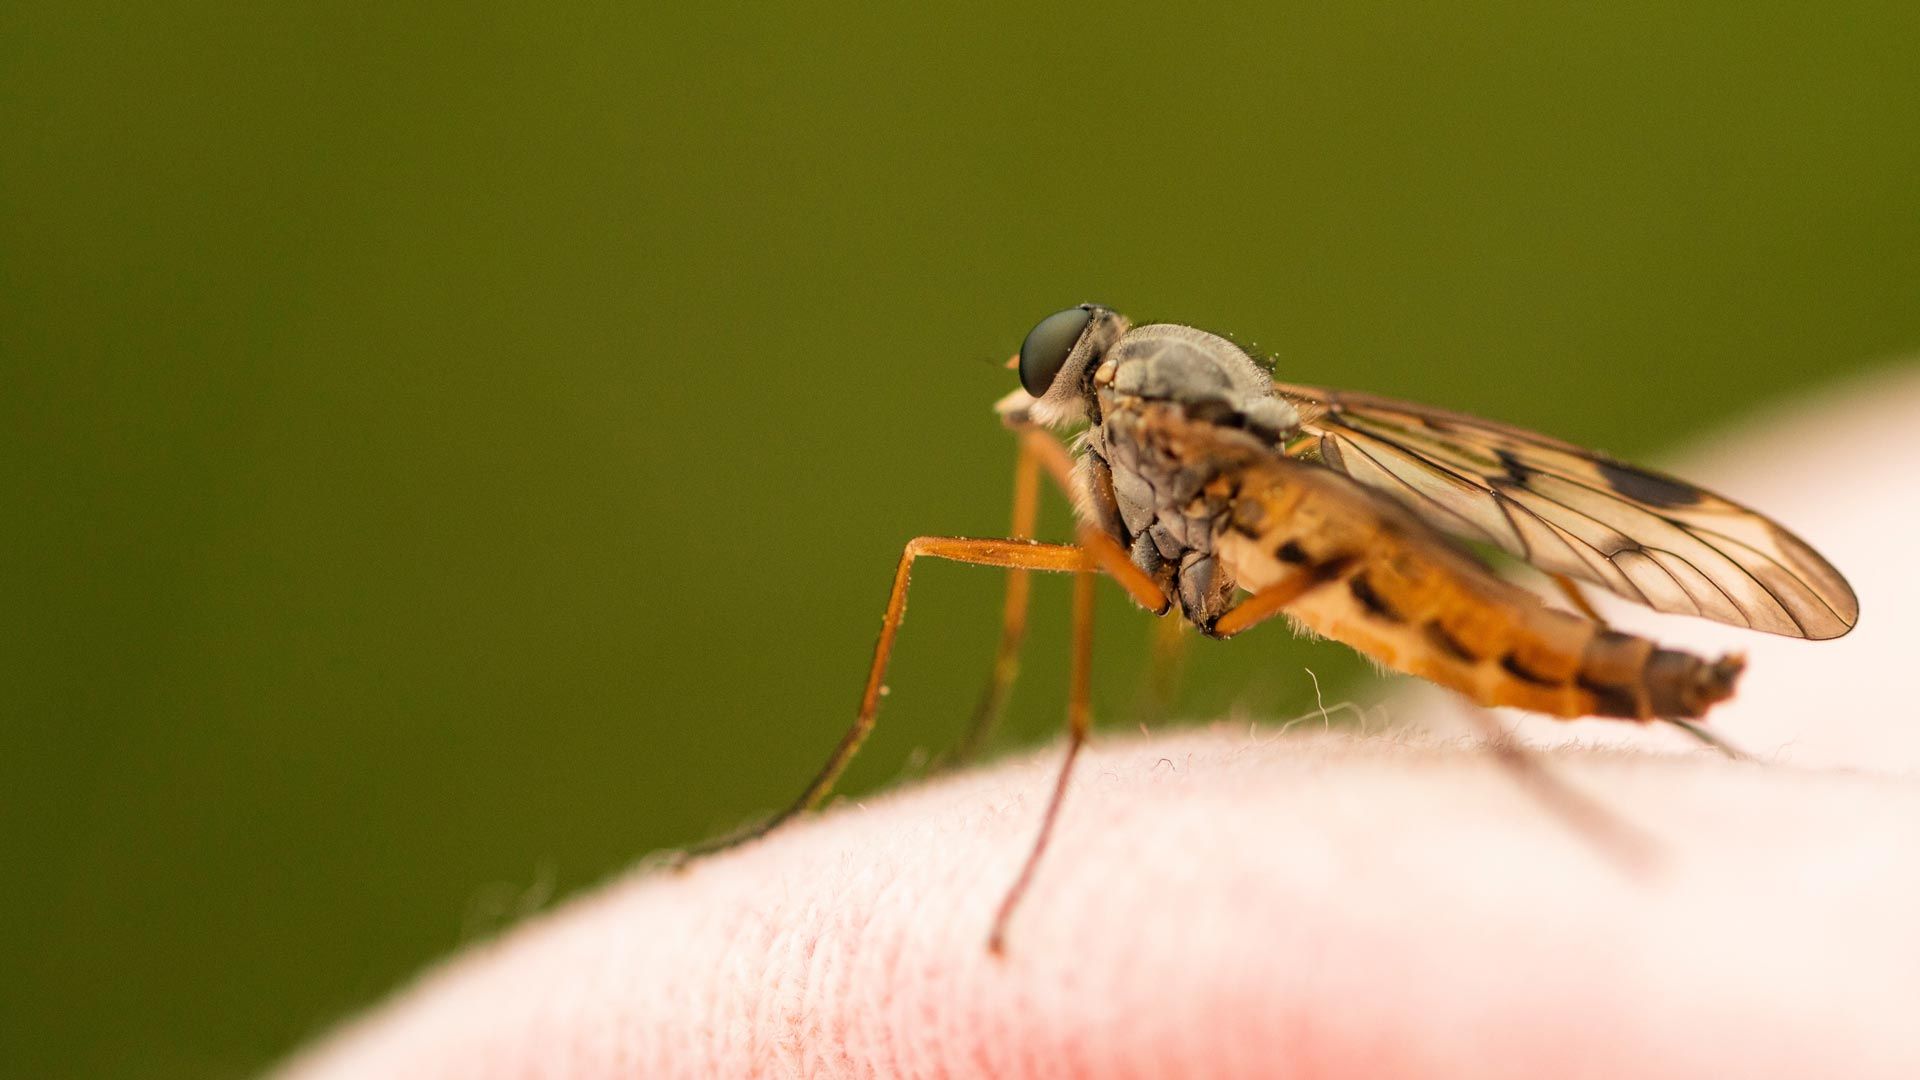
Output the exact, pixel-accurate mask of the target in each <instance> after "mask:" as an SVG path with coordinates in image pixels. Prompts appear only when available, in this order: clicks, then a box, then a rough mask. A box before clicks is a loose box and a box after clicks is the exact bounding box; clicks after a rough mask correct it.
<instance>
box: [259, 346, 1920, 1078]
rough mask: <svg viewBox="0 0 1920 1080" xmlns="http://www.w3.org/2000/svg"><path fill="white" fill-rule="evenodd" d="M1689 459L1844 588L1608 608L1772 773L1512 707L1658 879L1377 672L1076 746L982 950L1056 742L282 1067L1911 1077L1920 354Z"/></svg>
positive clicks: (513, 935) (463, 979)
mask: <svg viewBox="0 0 1920 1080" xmlns="http://www.w3.org/2000/svg"><path fill="white" fill-rule="evenodd" d="M1676 469H1677V471H1680V472H1681V474H1682V475H1685V476H1687V477H1689V478H1690V479H1698V480H1700V481H1702V482H1704V483H1707V484H1709V485H1711V486H1714V487H1717V488H1720V489H1721V490H1724V491H1726V492H1727V493H1728V494H1729V495H1732V496H1735V497H1738V498H1741V499H1743V500H1744V501H1746V502H1748V503H1749V504H1751V505H1754V506H1757V507H1760V508H1763V509H1764V510H1766V511H1767V512H1769V513H1771V514H1773V515H1775V516H1777V517H1779V518H1780V519H1781V520H1782V521H1784V522H1786V523H1788V524H1789V525H1790V526H1791V527H1793V528H1795V529H1796V530H1797V531H1800V532H1801V533H1802V534H1803V535H1804V536H1806V537H1807V539H1808V540H1809V541H1811V542H1813V543H1814V544H1815V546H1816V547H1818V548H1819V550H1821V551H1822V552H1824V553H1825V554H1827V555H1829V556H1830V557H1831V558H1832V559H1833V561H1834V563H1835V564H1836V565H1837V566H1839V567H1840V569H1841V570H1842V571H1843V572H1844V573H1845V574H1847V576H1848V577H1849V579H1850V580H1851V581H1852V582H1853V584H1854V586H1855V588H1856V590H1857V592H1858V594H1859V596H1860V598H1861V603H1862V607H1863V608H1864V611H1863V614H1862V616H1861V623H1860V626H1859V628H1858V629H1857V630H1856V631H1855V632H1854V633H1852V634H1851V635H1849V636H1848V637H1846V638H1844V639H1841V640H1838V641H1831V642H1817V643H1810V642H1804V641H1791V640H1786V639H1782V638H1774V637H1769V636H1767V635H1762V634H1756V633H1751V632H1742V631H1736V630H1731V629H1727V628H1723V627H1718V626H1714V625H1711V624H1708V623H1706V622H1704V621H1702V620H1697V619H1683V618H1677V617H1669V616H1658V615H1653V614H1649V613H1645V612H1641V611H1638V610H1636V609H1632V608H1631V607H1630V606H1628V605H1625V604H1614V603H1607V602H1603V603H1602V605H1601V610H1602V612H1603V613H1604V614H1605V615H1606V616H1607V617H1608V618H1609V619H1616V620H1618V621H1619V622H1620V623H1621V624H1622V625H1623V626H1625V627H1626V628H1628V629H1632V630H1635V631H1640V632H1647V633H1650V634H1652V635H1653V636H1655V637H1656V638H1658V639H1660V640H1662V641H1663V642H1673V643H1675V644H1678V645H1685V646H1687V647H1689V648H1693V649H1696V650H1700V651H1705V652H1714V651H1717V650H1721V649H1733V650H1744V651H1745V652H1746V654H1747V656H1748V659H1749V662H1750V663H1749V668H1748V675H1747V681H1746V682H1745V683H1744V684H1743V685H1742V687H1741V691H1740V694H1739V696H1738V697H1737V698H1736V699H1735V700H1733V701H1731V702H1729V703H1727V704H1726V705H1724V706H1722V707H1721V708H1720V709H1718V710H1717V711H1715V712H1714V714H1713V716H1712V717H1711V720H1710V725H1711V727H1712V729H1713V730H1714V731H1715V732H1717V733H1719V734H1721V735H1723V736H1725V737H1726V738H1728V739H1729V740H1731V741H1733V742H1735V743H1737V744H1738V745H1740V746H1741V747H1743V748H1744V749H1745V750H1747V751H1748V752H1749V753H1750V754H1752V755H1753V756H1754V757H1755V758H1756V759H1757V760H1755V761H1745V762H1736V761H1729V760H1726V759H1724V758H1722V757H1720V756H1718V755H1717V754H1714V753H1713V752H1711V751H1708V750H1705V749H1702V748H1700V747H1699V746H1698V744H1695V743H1692V742H1690V741H1688V740H1686V739H1685V738H1684V737H1683V736H1681V735H1680V734H1679V733H1678V732H1674V731H1672V730H1671V729H1667V728H1665V727H1664V726H1658V725H1656V726H1651V727H1646V728H1641V727H1637V726H1635V725H1631V724H1626V723H1620V722H1617V721H1580V722H1573V723H1568V722H1564V721H1551V720H1542V719H1535V718H1528V717H1519V716H1517V715H1506V714H1502V715H1500V716H1499V720H1500V721H1501V722H1502V723H1503V724H1505V725H1507V726H1509V727H1510V728H1512V730H1513V731H1514V732H1515V737H1516V738H1517V739H1519V740H1520V741H1522V742H1525V743H1528V744H1531V745H1533V746H1535V747H1536V748H1538V749H1540V750H1541V751H1542V756H1543V758H1544V760H1545V762H1546V764H1547V765H1548V766H1549V767H1550V768H1551V769H1552V770H1553V772H1554V774H1555V775H1556V776H1557V777H1558V778H1559V779H1560V780H1562V781H1564V782H1565V783H1566V784H1567V785H1569V786H1571V787H1574V788H1576V789H1578V790H1579V791H1580V792H1582V793H1583V794H1584V795H1586V796H1587V797H1588V798H1590V799H1592V800H1594V801H1596V802H1598V803H1600V804H1603V805H1604V806H1605V807H1607V809H1608V810H1609V812H1610V813H1611V814H1612V815H1614V817H1615V818H1617V819H1618V820H1619V821H1620V822H1621V823H1623V824H1624V825H1625V826H1627V827H1629V828H1631V829H1633V830H1636V831H1637V832H1639V833H1642V834H1645V835H1646V836H1648V837H1650V838H1652V844H1651V848H1650V850H1651V857H1650V859H1649V861H1648V864H1647V865H1646V866H1645V867H1643V868H1642V869H1640V870H1637V871H1629V870H1626V869H1624V868H1623V867H1622V866H1621V865H1620V864H1619V863H1618V862H1617V861H1615V860H1612V859H1609V858H1608V857H1607V856H1606V855H1605V853H1604V852H1602V851H1601V850H1599V849H1598V848H1597V847H1596V845H1594V844H1593V843H1590V842H1587V840H1586V839H1585V838H1583V837H1582V836H1581V835H1580V834H1579V833H1577V832H1576V831H1574V830H1573V829H1571V828H1570V827H1569V825H1568V823H1567V822H1566V821H1565V820H1563V819H1561V818H1559V817H1556V816H1555V815H1554V814H1552V813H1549V812H1547V811H1545V810H1543V808H1542V804H1541V802H1540V800H1538V799H1536V798H1534V797H1533V796H1532V795H1531V794H1530V793H1529V792H1528V791H1527V790H1526V789H1525V788H1523V787H1522V786H1521V785H1519V784H1517V783H1516V782H1515V780H1514V778H1513V777H1512V776H1511V775H1510V774H1508V773H1507V772H1505V771H1503V770H1502V769H1501V768H1500V767H1499V766H1498V765H1497V763H1496V761H1495V758H1494V757H1493V755H1491V754H1489V753H1488V752H1487V751H1486V749H1485V748H1484V747H1483V746H1481V745H1479V743H1478V737H1477V736H1476V735H1474V734H1473V732H1475V731H1477V730H1479V729H1478V727H1477V726H1476V724H1475V721H1474V717H1473V715H1472V714H1470V713H1469V712H1467V711H1466V709H1465V707H1463V706H1462V705H1461V704H1460V703H1459V700H1458V699H1456V698H1453V697H1451V696H1449V695H1446V694H1444V693H1443V692H1440V691H1436V690H1429V689H1424V688H1421V687H1419V686H1417V685H1414V684H1412V683H1411V682H1410V681H1408V680H1395V681H1394V683H1393V684H1392V687H1391V689H1390V691H1389V694H1390V696H1388V697H1387V698H1386V700H1385V701H1384V703H1383V704H1382V705H1381V707H1379V708H1377V709H1373V710H1371V715H1372V716H1373V718H1374V722H1373V723H1372V724H1371V725H1369V726H1368V727H1367V728H1366V729H1365V730H1353V729H1351V728H1349V729H1345V730H1342V729H1339V728H1335V729H1334V730H1330V731H1327V730H1322V721H1321V719H1320V717H1319V715H1318V714H1317V713H1316V714H1315V715H1313V716H1312V717H1310V718H1308V719H1306V720H1305V721H1303V722H1301V723H1299V724H1297V725H1295V726H1293V727H1292V729H1291V730H1290V731H1288V732H1286V733H1284V734H1282V733H1281V730H1280V727H1281V725H1280V724H1279V723H1265V724H1262V725H1260V726H1259V727H1257V728H1253V729H1250V727H1249V725H1248V724H1247V722H1246V721H1245V720H1244V719H1242V720H1237V721H1234V722H1232V723H1225V722H1223V723H1220V724H1216V725H1213V726H1202V727H1194V728H1187V729H1184V730H1179V731H1175V732H1171V733H1164V734H1156V735H1154V736H1150V737H1143V736H1140V735H1137V734H1119V733H1114V732H1105V733H1101V732H1098V731H1096V736H1095V739H1094V741H1093V742H1092V743H1091V744H1090V745H1089V747H1088V749H1087V751H1086V752H1085V754H1084V755H1083V756H1082V758H1081V760H1080V763H1079V765H1078V767H1077V769H1076V772H1075V777H1074V787H1073V790H1072V792H1071V794H1070V795H1069V797H1068V799H1067V802H1066V804H1065V808H1064V810H1063V811H1062V814H1061V817H1060V820H1059V823H1058V827H1057V832H1056V833H1055V835H1054V838H1053V843H1052V847H1051V848H1050V850H1049V853H1048V856H1047V858H1046V859H1045V861H1044V862H1043V863H1042V864H1041V866H1040V869H1039V871H1038V873H1037V875H1036V877H1035V878H1034V880H1033V884H1032V889H1031V891H1030V892H1029V893H1028V895H1027V898H1026V900H1025V901H1024V906H1023V907H1022V908H1021V909H1020V911H1019V913H1018V914H1017V915H1016V916H1015V918H1014V920H1013V923H1012V926H1011V928H1010V933H1009V938H1008V943H1007V946H1008V954H1007V955H1006V956H1005V957H1004V958H998V959H996V958H994V957H992V956H990V955H989V954H988V953H987V951H986V950H985V948H984V947H983V946H984V940H985V936H986V932H987V926H988V923H989V921H990V920H991V918H992V916H993V912H994V909H995V906H996V905H997V903H998V901H999V899H1000V894H1001V892H1002V891H1003V890H1004V889H1005V887H1006V885H1007V883H1008V882H1009V881H1010V880H1011V879H1012V876H1013V874H1014V873H1015V871H1016V870H1017V869H1018V867H1019V865H1020V862H1021V860H1022V859H1023V858H1024V856H1025V854H1026V850H1027V847H1028V845H1030V844H1031V842H1032V840H1033V834H1034V829H1035V827H1036V825H1037V818H1038V812H1039V808H1040V807H1041V806H1042V805H1043V803H1044V801H1045V799H1046V796H1047V793H1048V791H1049V789H1050V788H1051V785H1052V782H1053V773H1054V769H1055V768H1056V766H1057V764H1058V756H1057V755H1058V747H1057V746H1053V747H1046V748H1038V749H1035V750H1033V751H1031V752H1029V753H1026V754H1023V755H1021V756H1019V757H1017V758H1015V759H1012V760H1010V761H1006V762H1002V763H998V764H994V765H990V766H988V767H985V768H983V769H978V770H972V771H968V772H965V773H961V774H957V775H952V776H948V777H946V778H943V779H940V780H937V781H933V782H929V783H923V784H918V785H913V786H910V787H907V788H903V789H900V790H898V791H894V792H891V793H888V794H884V795H881V796H879V797H875V798H869V799H863V800H862V801H861V802H860V803H858V804H850V803H841V804H839V805H838V806H837V807H835V808H832V809H830V810H829V811H827V812H826V813H824V814H821V815H818V816H816V817H813V818H810V819H806V820H802V821H798V822H795V823H793V824H791V825H789V826H788V827H786V828H784V829H782V830H781V831H779V832H777V833H776V834H774V835H773V836H771V837H768V838H767V839H765V840H764V841H761V842H758V843H755V844H751V845H748V846H746V847H743V848H741V849H738V850H734V851H730V852H727V853H725V854H723V855H720V856H717V857H714V858H711V859H707V860H703V861H700V862H698V863H696V864H695V865H694V866H693V867H692V868H691V869H690V870H689V871H687V872H686V873H682V874H673V873H663V872H657V871H648V870H644V869H640V870H635V871H633V872H631V873H629V874H627V875H625V876H623V877H620V878H617V879H615V880H613V881H611V882H609V883H608V884H606V885H604V886H602V887H600V888H599V889H597V890H595V891H593V892H590V893H588V894H586V895H582V896H579V897H576V898H574V899H572V900H570V901H568V902H566V903H564V904H562V905H561V906H559V907H558V908H557V909H555V910H552V911H549V912H546V913H543V914H540V915H538V916H535V917H533V918H532V919H530V920H528V921H527V922H525V923H523V924H522V925H520V926H518V927H516V928H514V929H512V930H510V931H508V932H506V933H505V934H503V935H501V936H500V937H499V938H497V939H494V940H492V941H488V942H484V943H481V944H478V945H475V946H472V947H470V948H468V949H467V950H465V951H464V952H463V953H461V954H459V955H457V956H454V957H452V958H450V959H448V960H446V961H444V962H443V963H441V964H440V965H439V966H437V967H436V968H434V969H432V970H430V971H428V972H426V973H424V974H423V975H421V976H420V977H419V978H418V979H417V980H416V981H415V982H414V983H413V985H411V986H408V987H405V988H403V989H401V990H399V991H398V992H397V993H396V994H395V995H394V996H393V997H392V998H391V999H390V1000H389V1001H387V1002H385V1003H383V1004H381V1005H378V1006H376V1007H375V1008H373V1009H372V1010H371V1011H370V1012H368V1013H367V1014H366V1015H364V1016H361V1017H359V1018H356V1019H352V1020H349V1021H346V1022H344V1023H343V1024H341V1025H340V1026H339V1027H338V1028H337V1029H336V1030H335V1031H333V1032H332V1033H331V1034H329V1035H327V1036H325V1037H324V1038H322V1039H320V1040H319V1041H318V1042H316V1043H315V1044H314V1045H313V1046H311V1047H309V1048H308V1049H306V1050H305V1051H303V1052H302V1053H300V1054H299V1055H297V1056H296V1057H295V1058H294V1059H292V1060H291V1061H289V1062H288V1063H287V1064H286V1065H284V1066H283V1068H282V1070H281V1071H280V1072H279V1073H278V1074H277V1075H279V1076H282V1077H286V1078H290V1080H291V1078H299V1080H319V1078H334V1077H364V1076H407V1077H441V1076H444V1077H501V1078H507V1077H633V1076H648V1077H663V1076H665V1077H671V1076H685V1077H704V1076H827V1077H838V1076H858V1077H864V1076H876V1077H893V1076H925V1077H946V1076H956V1077H958V1076H980V1075H1000V1076H1078V1075H1102V1076H1143V1077H1145V1076H1182V1075H1186V1076H1299V1077H1315V1076H1371V1077H1383V1076H1384V1077H1400V1076H1404V1077H1414V1076H1463V1077H1464V1076H1473V1077H1500V1076H1513V1077H1521V1076H1539V1075H1554V1076H1594V1077H1600V1076H1620V1075H1634V1076H1651V1077H1666V1076H1672V1077H1695V1076H1700V1075H1740V1076H1768V1077H1771V1076H1778V1077H1799V1076H1809V1075H1837V1076H1852V1077H1879V1076H1886V1077H1895V1076H1913V1075H1920V1022H1917V1021H1916V1020H1915V1019H1914V1016H1913V1007H1914V1004H1915V1003H1916V1002H1920V916H1916V914H1915V913H1916V912H1920V843H1916V840H1915V838H1916V833H1917V832H1920V722H1916V721H1917V720H1920V718H1917V717H1916V716H1915V711H1916V710H1915V708H1914V705H1913V702H1914V701H1915V700H1916V698H1917V697H1920V695H1916V693H1915V692H1914V690H1913V689H1912V686H1911V677H1912V676H1911V672H1912V669H1913V666H1914V663H1915V661H1914V655H1913V650H1914V647H1915V646H1916V645H1920V581H1917V580H1916V579H1920V575H1916V574H1915V573H1914V571H1913V563H1912V557H1911V554H1910V551H1911V548H1912V545H1913V543H1914V537H1915V536H1916V535H1920V501H1917V500H1915V499H1913V498H1912V496H1911V494H1910V492H1911V490H1912V487H1913V477H1914V476H1915V475H1916V473H1920V368H1916V367H1914V366H1911V365H1908V366H1904V367H1899V368H1889V369H1887V370H1886V371H1884V372H1882V373H1881V374H1879V375H1877V376H1875V377H1873V378H1871V379H1868V380H1864V381H1862V382H1859V383H1855V384H1852V385H1849V386H1846V387H1842V388H1839V389H1836V390H1834V391H1832V392H1830V393H1829V394H1827V395H1825V396H1823V397H1821V398H1819V399H1817V400H1808V401H1802V402H1797V403H1795V404H1794V405H1793V406H1792V407H1791V408H1786V409H1782V410H1779V411H1776V412H1773V413H1769V414H1767V415H1763V416H1757V417H1753V418H1750V420H1749V421H1748V422H1747V423H1746V424H1745V425H1744V426H1743V427H1742V429H1741V430H1740V431H1738V432H1735V433H1733V434H1732V435H1730V436H1727V437H1724V438H1722V439H1719V440H1717V441H1716V442H1715V443H1714V444H1712V445H1711V446H1709V447H1706V448H1704V449H1702V450H1700V451H1698V452H1696V453H1694V454H1693V455H1690V456H1689V457H1687V458H1685V459H1682V460H1681V461H1679V462H1677V463H1676ZM1106 602H1108V603H1113V602H1117V601H1115V600H1114V599H1113V598H1112V594H1111V593H1109V595H1108V597H1107V600H1106ZM1270 632H1272V633H1283V632H1284V630H1282V629H1281V628H1279V627H1278V626H1276V627H1274V628H1273V629H1272V630H1271V631H1270ZM909 633H910V634H911V631H909ZM1258 636H1259V635H1258V634H1255V635H1251V636H1250V637H1249V638H1247V639H1245V640H1242V641H1240V642H1239V643H1237V644H1236V645H1235V646H1234V647H1236V648H1258ZM909 647H910V646H909ZM984 647H985V643H983V648H984ZM983 661H984V657H983ZM1029 662H1030V663H1041V662H1045V660H1044V657H1043V656H1042V655H1040V654H1039V653H1038V652H1036V653H1035V655H1034V656H1033V657H1032V658H1031V659H1030V660H1029ZM855 666H857V662H856V664H855ZM883 722H884V721H883Z"/></svg>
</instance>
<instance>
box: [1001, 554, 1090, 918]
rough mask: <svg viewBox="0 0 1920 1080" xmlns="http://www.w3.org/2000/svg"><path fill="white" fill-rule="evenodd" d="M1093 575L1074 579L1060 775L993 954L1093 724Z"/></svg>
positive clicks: (1009, 898) (1010, 893) (1011, 891)
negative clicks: (1064, 743)
mask: <svg viewBox="0 0 1920 1080" xmlns="http://www.w3.org/2000/svg"><path fill="white" fill-rule="evenodd" d="M1092 672H1093V575H1092V574H1091V573H1087V572H1082V573H1080V574H1079V575H1078V576H1076V577H1075V578H1074V579H1073V670H1072V674H1071V677H1070V682H1069V685H1070V686H1071V691H1070V696H1069V697H1068V699H1067V756H1066V759H1065V760H1063V761H1062V762H1061V763H1060V775H1059V777H1058V778H1056V779H1055V780H1054V782H1053V795H1052V796H1051V797H1050V798H1049V799H1048V800H1047V809H1046V811H1045V813H1044V814H1043V815H1042V816H1041V818H1040V833H1039V835H1038V836H1036V837H1034V841H1033V850H1031V851H1029V852H1027V861H1026V862H1025V863H1023V864H1022V865H1021V867H1020V875H1019V876H1018V877H1016V878H1014V879H1013V885H1012V886H1011V887H1009V888H1008V889H1007V895H1006V897H1005V898H1004V899H1002V900H1001V901H1000V910H999V911H997V912H995V913H994V916H993V929H992V931H990V932H989V933H988V935H987V950H988V951H989V952H992V953H994V954H996V955H999V954H1004V953H1005V952H1006V943H1007V922H1008V920H1010V919H1012V918H1013V911H1014V908H1016V907H1018V906H1019V904H1020V898H1021V897H1022V896H1024V895H1026V891H1027V886H1028V884H1029V883H1031V882H1032V881H1033V871H1034V868H1035V867H1037V866H1039V865H1040V856H1041V854H1042V853H1044V852H1045V851H1046V850H1047V841H1048V840H1049V839H1051V838H1052V836H1053V823H1054V821H1055V820H1056V819H1058V818H1059V816H1060V804H1061V802H1062V801H1064V800H1065V799H1066V795H1067V778H1068V777H1070V776H1071V775H1072V774H1073V760H1074V758H1076V757H1078V756H1079V754H1080V746H1081V744H1082V743H1085V742H1086V741H1087V731H1088V729H1089V728H1091V727H1092V726H1093V705H1092V698H1093V674H1092Z"/></svg>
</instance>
